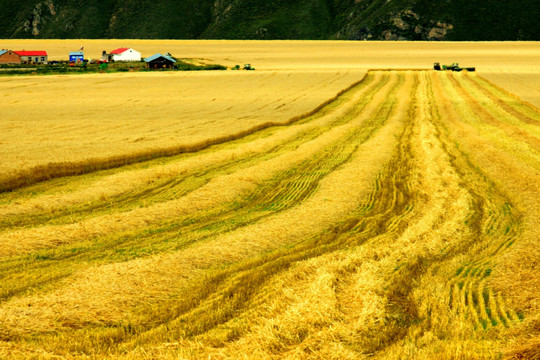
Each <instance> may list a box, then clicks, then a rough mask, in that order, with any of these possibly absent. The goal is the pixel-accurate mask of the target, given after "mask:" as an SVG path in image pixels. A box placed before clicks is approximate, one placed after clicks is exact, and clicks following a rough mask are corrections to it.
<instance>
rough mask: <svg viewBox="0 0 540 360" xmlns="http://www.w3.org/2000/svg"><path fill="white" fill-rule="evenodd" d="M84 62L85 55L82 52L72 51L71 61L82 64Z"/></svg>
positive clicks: (70, 54)
mask: <svg viewBox="0 0 540 360" xmlns="http://www.w3.org/2000/svg"><path fill="white" fill-rule="evenodd" d="M83 60H84V53H83V52H82V51H72V52H70V53H69V61H73V62H82V61H83Z"/></svg>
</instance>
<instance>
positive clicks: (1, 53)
mask: <svg viewBox="0 0 540 360" xmlns="http://www.w3.org/2000/svg"><path fill="white" fill-rule="evenodd" d="M7 52H8V51H7V50H0V56H2V55H4V54H5V53H7Z"/></svg>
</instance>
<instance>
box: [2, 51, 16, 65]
mask: <svg viewBox="0 0 540 360" xmlns="http://www.w3.org/2000/svg"><path fill="white" fill-rule="evenodd" d="M20 63H21V55H19V54H17V53H16V52H15V51H12V50H0V64H20Z"/></svg>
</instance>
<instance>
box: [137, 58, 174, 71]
mask: <svg viewBox="0 0 540 360" xmlns="http://www.w3.org/2000/svg"><path fill="white" fill-rule="evenodd" d="M144 61H145V62H146V68H147V69H171V68H172V67H173V66H174V64H175V63H176V60H174V59H173V58H172V57H170V56H168V55H161V54H154V55H152V56H150V57H147V58H146V59H144Z"/></svg>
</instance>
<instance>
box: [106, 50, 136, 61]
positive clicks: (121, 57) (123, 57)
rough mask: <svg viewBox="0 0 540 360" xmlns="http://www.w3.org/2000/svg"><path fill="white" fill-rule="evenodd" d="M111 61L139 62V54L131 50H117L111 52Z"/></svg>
mask: <svg viewBox="0 0 540 360" xmlns="http://www.w3.org/2000/svg"><path fill="white" fill-rule="evenodd" d="M111 55H112V60H113V61H141V53H140V52H138V51H137V50H134V49H132V48H119V49H116V50H113V51H111Z"/></svg>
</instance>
